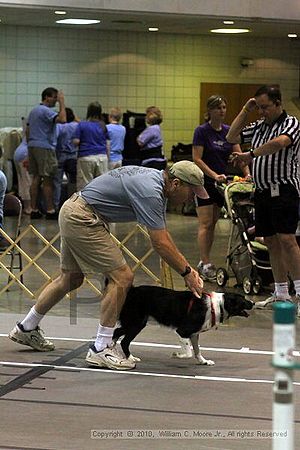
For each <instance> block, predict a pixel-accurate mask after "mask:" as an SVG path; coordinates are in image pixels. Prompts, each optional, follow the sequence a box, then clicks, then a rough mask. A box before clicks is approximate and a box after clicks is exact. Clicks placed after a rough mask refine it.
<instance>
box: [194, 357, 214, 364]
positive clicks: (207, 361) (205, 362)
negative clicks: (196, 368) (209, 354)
mask: <svg viewBox="0 0 300 450" xmlns="http://www.w3.org/2000/svg"><path fill="white" fill-rule="evenodd" d="M197 364H200V365H201V366H214V365H215V362H214V361H212V360H211V359H205V358H203V356H201V358H197Z"/></svg>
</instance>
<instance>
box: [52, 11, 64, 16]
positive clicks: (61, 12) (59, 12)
mask: <svg viewBox="0 0 300 450" xmlns="http://www.w3.org/2000/svg"><path fill="white" fill-rule="evenodd" d="M54 14H59V15H62V16H63V15H64V14H67V11H54Z"/></svg>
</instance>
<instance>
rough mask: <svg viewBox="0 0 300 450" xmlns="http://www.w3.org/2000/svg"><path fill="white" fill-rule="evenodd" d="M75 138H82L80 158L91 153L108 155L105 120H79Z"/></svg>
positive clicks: (79, 150)
mask: <svg viewBox="0 0 300 450" xmlns="http://www.w3.org/2000/svg"><path fill="white" fill-rule="evenodd" d="M74 138H77V139H79V140H80V144H79V148H78V158H80V157H81V156H90V155H106V139H108V136H107V130H106V126H105V124H104V122H99V121H93V120H91V121H88V120H87V121H83V122H79V124H78V126H77V128H76V130H75V132H74Z"/></svg>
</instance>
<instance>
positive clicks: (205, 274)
mask: <svg viewBox="0 0 300 450" xmlns="http://www.w3.org/2000/svg"><path fill="white" fill-rule="evenodd" d="M197 269H198V273H199V275H200V277H201V278H203V280H204V281H215V280H216V268H215V266H214V265H213V264H205V265H204V264H203V262H202V261H200V262H199V264H198V266H197Z"/></svg>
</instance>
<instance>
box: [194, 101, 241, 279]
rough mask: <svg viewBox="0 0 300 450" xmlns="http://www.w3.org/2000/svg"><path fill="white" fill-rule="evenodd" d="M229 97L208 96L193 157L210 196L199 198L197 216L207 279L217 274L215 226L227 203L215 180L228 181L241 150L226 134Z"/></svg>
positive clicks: (201, 271) (202, 269) (201, 270)
mask: <svg viewBox="0 0 300 450" xmlns="http://www.w3.org/2000/svg"><path fill="white" fill-rule="evenodd" d="M226 109H227V100H226V99H225V98H224V97H222V96H220V95H212V96H211V97H209V99H208V100H207V112H206V114H205V120H206V123H205V124H203V125H199V126H198V127H197V128H196V129H195V132H194V138H193V160H194V162H195V163H196V164H197V165H198V166H199V167H200V169H201V170H202V171H203V172H204V186H205V189H206V191H207V193H208V195H209V198H208V199H207V200H202V199H198V198H196V212H197V216H198V222H199V227H198V244H199V250H200V261H199V264H198V271H199V274H200V275H201V277H202V278H203V279H204V280H207V281H213V280H215V278H216V268H215V266H214V264H212V262H211V260H210V252H211V248H212V246H213V241H214V232H215V226H216V223H217V221H218V219H219V216H220V211H221V208H222V206H223V205H224V199H223V197H222V196H221V194H220V193H219V192H218V191H217V189H216V187H215V183H216V182H218V183H222V182H225V181H226V169H227V165H228V161H229V157H230V156H231V154H232V152H233V151H239V152H240V151H241V149H240V146H239V145H232V144H229V143H228V142H227V140H226V134H227V132H228V130H229V126H228V125H225V124H224V123H223V122H224V119H225V115H226ZM243 173H244V176H248V175H249V169H248V167H245V168H244V169H243Z"/></svg>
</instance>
